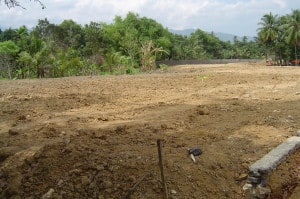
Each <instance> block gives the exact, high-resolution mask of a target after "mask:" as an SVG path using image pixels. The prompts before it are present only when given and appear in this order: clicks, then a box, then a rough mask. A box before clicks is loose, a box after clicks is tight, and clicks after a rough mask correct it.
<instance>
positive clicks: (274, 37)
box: [258, 9, 300, 65]
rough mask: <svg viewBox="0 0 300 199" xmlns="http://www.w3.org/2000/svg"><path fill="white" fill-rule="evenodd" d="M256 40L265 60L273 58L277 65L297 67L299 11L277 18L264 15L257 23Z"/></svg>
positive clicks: (299, 37) (299, 43)
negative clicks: (262, 47)
mask: <svg viewBox="0 0 300 199" xmlns="http://www.w3.org/2000/svg"><path fill="white" fill-rule="evenodd" d="M259 26H260V27H259V28H258V38H259V40H260V41H261V43H262V44H263V46H264V49H265V52H264V54H265V56H266V58H267V59H268V58H272V57H273V58H274V59H275V61H276V62H277V64H279V65H287V64H288V62H289V60H290V59H294V60H293V61H292V62H291V61H290V63H289V64H295V65H299V55H298V53H297V52H298V51H299V46H300V10H299V9H296V10H292V12H291V13H290V14H287V15H284V16H278V15H277V14H275V15H274V14H272V13H271V12H270V13H268V14H265V15H264V16H263V17H262V18H261V21H260V22H259Z"/></svg>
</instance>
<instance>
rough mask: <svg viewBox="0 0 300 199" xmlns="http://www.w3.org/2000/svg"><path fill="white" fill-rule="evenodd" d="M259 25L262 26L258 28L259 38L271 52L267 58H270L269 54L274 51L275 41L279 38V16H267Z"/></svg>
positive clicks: (270, 14)
mask: <svg viewBox="0 0 300 199" xmlns="http://www.w3.org/2000/svg"><path fill="white" fill-rule="evenodd" d="M258 25H260V26H261V27H260V28H258V37H259V38H260V39H261V41H262V42H263V43H264V44H265V45H266V48H267V49H268V50H269V52H267V53H266V56H267V57H268V54H269V53H271V52H272V51H274V45H275V40H276V39H277V36H278V28H279V25H278V15H273V14H272V13H271V12H270V13H269V14H265V15H264V16H263V17H262V18H261V22H259V23H258Z"/></svg>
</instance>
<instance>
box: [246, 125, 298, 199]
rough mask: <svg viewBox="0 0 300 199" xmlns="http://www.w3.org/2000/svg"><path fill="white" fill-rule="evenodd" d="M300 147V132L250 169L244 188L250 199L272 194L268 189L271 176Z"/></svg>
mask: <svg viewBox="0 0 300 199" xmlns="http://www.w3.org/2000/svg"><path fill="white" fill-rule="evenodd" d="M299 147H300V131H298V132H297V136H293V137H290V138H288V139H287V140H286V141H284V142H283V143H281V144H280V145H278V146H277V147H276V148H274V149H273V150H271V151H270V152H269V153H268V154H266V155H265V156H264V157H262V158H261V159H259V160H258V161H257V162H255V163H254V164H252V165H251V166H250V167H249V174H248V179H247V183H246V184H245V185H244V187H243V190H244V191H245V192H248V194H247V195H248V196H249V198H265V197H266V196H267V195H268V194H269V193H270V192H271V190H270V189H269V188H268V187H267V182H268V177H269V174H270V173H271V172H272V171H273V170H274V169H276V167H277V166H278V165H279V164H280V163H281V162H283V161H284V160H285V159H286V158H287V157H288V155H289V154H290V153H292V152H293V151H295V150H296V149H298V148H299Z"/></svg>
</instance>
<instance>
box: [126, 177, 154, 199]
mask: <svg viewBox="0 0 300 199" xmlns="http://www.w3.org/2000/svg"><path fill="white" fill-rule="evenodd" d="M148 176H150V173H146V174H145V175H144V176H143V177H142V178H141V179H139V180H138V181H137V182H136V183H135V184H134V185H133V187H131V188H130V189H128V191H127V193H126V195H125V196H124V197H123V198H122V199H129V198H130V195H131V194H132V193H133V192H134V191H135V190H136V188H137V187H138V186H139V185H140V184H141V182H142V181H143V180H145V179H146V177H148Z"/></svg>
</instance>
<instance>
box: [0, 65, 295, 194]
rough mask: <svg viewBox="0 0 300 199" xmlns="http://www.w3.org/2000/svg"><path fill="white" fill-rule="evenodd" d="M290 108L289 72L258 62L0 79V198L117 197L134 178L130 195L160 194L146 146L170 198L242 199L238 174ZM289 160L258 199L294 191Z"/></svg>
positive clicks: (291, 116)
mask: <svg viewBox="0 0 300 199" xmlns="http://www.w3.org/2000/svg"><path fill="white" fill-rule="evenodd" d="M299 107H300V68H299V67H270V66H268V67H267V66H264V65H263V63H238V64H221V65H220V64H219V65H182V66H174V67H170V68H168V69H167V70H164V71H155V72H153V73H151V74H141V75H124V76H93V77H69V78H60V79H33V80H16V81H0V136H1V139H0V198H15V199H16V198H27V199H34V198H44V199H45V198H97V199H102V198H103V199H110V198H126V194H127V193H128V191H129V190H130V189H131V188H132V187H133V186H134V185H135V184H136V183H137V182H138V181H139V180H140V179H142V178H143V177H145V178H144V179H143V181H142V182H141V183H140V184H139V185H138V186H137V188H136V189H135V190H134V191H133V193H132V195H131V196H130V198H163V194H162V186H161V181H160V171H159V166H158V155H157V146H156V140H157V139H161V140H162V142H163V159H164V162H163V163H164V168H165V178H166V185H167V188H168V192H169V196H170V198H173V199H175V198H178V199H179V198H197V199H199V198H205V199H207V198H211V199H213V198H244V196H243V192H242V186H243V185H244V184H245V180H246V175H247V172H248V167H249V166H250V165H251V164H252V163H254V162H255V161H256V160H258V159H259V158H261V157H262V156H263V155H264V154H266V153H267V152H268V151H270V150H271V149H272V148H274V147H276V146H277V145H278V144H280V143H281V142H282V141H284V140H285V139H286V138H288V137H290V136H293V135H295V132H296V131H297V130H299V129H300V111H299ZM195 146H197V147H200V148H201V150H202V151H203V153H202V154H201V155H200V156H197V157H196V160H197V162H196V163H193V161H192V160H191V158H190V157H189V156H188V154H187V150H188V149H189V148H190V147H195ZM299 153H300V152H299V151H296V152H295V153H294V154H292V155H291V157H289V158H288V159H287V160H286V161H285V162H284V163H283V164H282V165H280V166H279V167H278V168H277V169H276V170H275V171H274V172H273V174H272V176H271V178H270V182H269V183H270V184H269V186H270V187H271V189H272V195H271V196H270V198H288V197H289V195H290V193H291V192H292V191H293V189H294V188H295V187H296V186H297V185H299V178H300V177H299V176H300V166H299V165H300V157H299V156H300V154H299ZM128 198H129V197H128Z"/></svg>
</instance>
